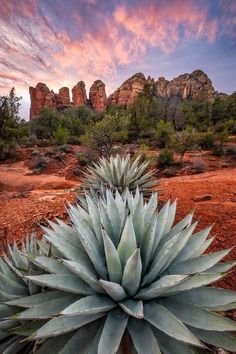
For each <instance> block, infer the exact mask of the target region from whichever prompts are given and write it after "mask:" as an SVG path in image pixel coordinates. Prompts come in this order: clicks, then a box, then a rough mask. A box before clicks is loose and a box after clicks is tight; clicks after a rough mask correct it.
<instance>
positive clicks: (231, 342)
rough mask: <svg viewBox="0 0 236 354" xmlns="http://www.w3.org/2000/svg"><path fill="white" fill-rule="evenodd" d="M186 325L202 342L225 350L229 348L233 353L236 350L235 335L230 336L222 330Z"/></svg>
mask: <svg viewBox="0 0 236 354" xmlns="http://www.w3.org/2000/svg"><path fill="white" fill-rule="evenodd" d="M188 327H189V328H190V330H191V332H193V333H194V334H195V335H196V336H198V338H200V339H201V340H202V341H203V342H205V343H207V344H211V345H214V346H216V347H220V348H223V349H226V350H230V351H231V352H233V353H234V352H235V351H236V337H235V336H231V335H229V334H228V333H223V332H217V331H206V330H203V329H199V328H194V327H190V326H188Z"/></svg>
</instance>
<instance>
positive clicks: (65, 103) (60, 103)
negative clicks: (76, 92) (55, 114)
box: [56, 87, 70, 109]
mask: <svg viewBox="0 0 236 354" xmlns="http://www.w3.org/2000/svg"><path fill="white" fill-rule="evenodd" d="M69 106H70V91H69V89H68V87H62V88H60V90H59V93H58V96H57V104H56V108H57V109H65V108H67V107H69Z"/></svg>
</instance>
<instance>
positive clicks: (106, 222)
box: [99, 201, 118, 245]
mask: <svg viewBox="0 0 236 354" xmlns="http://www.w3.org/2000/svg"><path fill="white" fill-rule="evenodd" d="M99 213H100V218H101V221H102V226H103V228H104V230H105V232H106V233H107V234H108V235H109V237H110V238H111V239H112V241H113V243H114V245H117V243H118V241H117V239H116V235H114V234H113V227H112V224H111V220H110V218H109V216H108V212H107V210H106V205H105V203H103V202H102V201H100V203H99Z"/></svg>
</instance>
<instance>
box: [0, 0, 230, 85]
mask: <svg viewBox="0 0 236 354" xmlns="http://www.w3.org/2000/svg"><path fill="white" fill-rule="evenodd" d="M121 3H122V4H123V5H120V4H121ZM170 4H171V5H170ZM225 4H226V6H224V5H225ZM106 5H107V2H106V1H102V0H99V1H97V0H80V1H79V0H66V1H64V2H63V1H58V2H57V6H56V7H54V2H53V1H48V0H46V1H44V0H40V1H38V0H11V1H7V0H2V1H0V74H1V73H2V76H1V75H0V78H1V82H0V86H1V91H2V89H4V84H5V87H6V89H8V88H10V87H11V86H12V85H13V84H14V82H15V83H16V84H17V86H18V87H19V88H20V89H21V88H22V90H24V91H26V90H28V86H29V85H35V84H36V83H37V82H39V81H41V82H45V83H47V84H48V86H49V87H50V88H53V89H58V88H59V87H61V86H65V85H68V86H70V87H72V86H73V85H74V84H75V83H76V82H77V81H78V80H84V81H85V82H86V84H87V87H88V86H89V85H90V84H91V83H92V82H93V81H94V80H95V79H97V78H101V79H102V80H105V81H106V82H109V81H110V82H111V81H112V79H114V78H115V77H117V76H118V74H119V70H120V69H121V68H124V67H126V66H128V65H131V64H136V63H138V64H139V65H140V64H143V65H145V58H146V55H147V53H148V52H149V50H150V48H157V49H159V50H160V51H161V52H163V53H166V54H167V55H168V53H171V52H173V51H174V50H175V49H176V47H177V46H178V45H179V44H182V43H184V44H186V43H188V41H192V40H193V39H196V40H205V41H206V42H209V43H213V42H214V41H215V40H216V38H217V36H219V35H220V34H223V33H226V32H227V33H232V32H233V27H234V28H235V15H234V16H233V15H232V14H233V13H234V14H235V12H236V9H235V1H232V0H219V8H220V10H221V16H218V17H211V16H210V15H209V8H208V6H207V2H205V1H203V0H198V1H195V0H181V1H180V0H173V1H164V0H160V1H154V0H149V1H141V0H137V1H136V2H134V3H132V4H131V3H129V2H128V1H124V2H119V4H118V2H116V1H111V3H110V9H108V6H106ZM67 6H68V8H69V6H71V12H70V13H66V12H65V9H66V7H67ZM157 63H158V58H157ZM134 71H135V69H134ZM14 78H15V79H14Z"/></svg>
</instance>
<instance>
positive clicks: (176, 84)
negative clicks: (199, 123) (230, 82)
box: [155, 70, 215, 100]
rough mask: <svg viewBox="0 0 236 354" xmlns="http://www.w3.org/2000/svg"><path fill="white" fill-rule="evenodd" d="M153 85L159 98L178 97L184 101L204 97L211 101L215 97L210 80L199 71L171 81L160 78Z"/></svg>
mask: <svg viewBox="0 0 236 354" xmlns="http://www.w3.org/2000/svg"><path fill="white" fill-rule="evenodd" d="M155 84H156V92H157V95H158V96H160V97H171V96H178V97H179V98H181V99H183V100H184V99H187V98H196V97H198V96H200V95H206V97H207V98H208V99H209V100H212V99H214V95H215V90H214V87H213V86H212V82H211V80H210V79H209V78H208V76H207V75H206V74H205V73H204V72H203V71H201V70H195V71H193V72H192V73H191V74H183V75H180V76H178V77H177V78H174V79H173V80H171V81H168V80H166V79H165V78H164V77H160V78H159V79H158V80H157V81H156V82H155Z"/></svg>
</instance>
